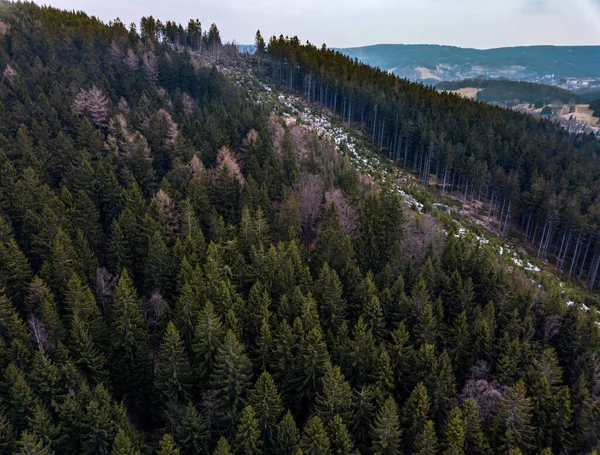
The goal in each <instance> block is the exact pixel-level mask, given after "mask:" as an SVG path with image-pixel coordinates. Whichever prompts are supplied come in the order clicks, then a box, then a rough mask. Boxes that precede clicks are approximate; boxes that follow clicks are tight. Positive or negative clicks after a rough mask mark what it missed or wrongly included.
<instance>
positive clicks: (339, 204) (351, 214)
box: [325, 188, 358, 237]
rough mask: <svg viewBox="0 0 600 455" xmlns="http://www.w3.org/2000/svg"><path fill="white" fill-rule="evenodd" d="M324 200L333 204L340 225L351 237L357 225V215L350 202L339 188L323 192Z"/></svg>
mask: <svg viewBox="0 0 600 455" xmlns="http://www.w3.org/2000/svg"><path fill="white" fill-rule="evenodd" d="M325 201H326V202H327V203H328V204H331V203H333V204H335V207H336V209H337V212H338V216H339V219H340V227H341V228H342V230H343V231H344V232H345V233H346V234H348V235H349V236H350V237H352V236H353V235H354V231H356V227H357V225H358V215H357V214H356V210H354V207H353V206H352V204H350V201H349V200H348V197H347V196H346V195H345V194H344V192H343V191H342V190H341V189H339V188H335V189H333V190H331V191H327V192H326V193H325Z"/></svg>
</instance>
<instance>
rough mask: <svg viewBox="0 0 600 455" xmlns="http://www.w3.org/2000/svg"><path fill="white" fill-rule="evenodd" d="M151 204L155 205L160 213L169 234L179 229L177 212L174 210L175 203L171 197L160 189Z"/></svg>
mask: <svg viewBox="0 0 600 455" xmlns="http://www.w3.org/2000/svg"><path fill="white" fill-rule="evenodd" d="M153 202H154V203H156V205H157V206H158V208H159V209H160V211H161V212H162V213H163V215H164V216H165V219H166V220H167V225H168V226H169V230H170V231H171V232H175V231H176V230H177V229H178V227H179V222H178V217H177V211H176V210H175V203H174V202H173V200H172V199H171V197H170V196H169V195H168V194H167V193H166V192H165V191H164V190H163V189H162V188H161V189H160V190H158V191H157V193H156V194H155V195H154V197H153Z"/></svg>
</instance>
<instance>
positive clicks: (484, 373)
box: [460, 362, 502, 422]
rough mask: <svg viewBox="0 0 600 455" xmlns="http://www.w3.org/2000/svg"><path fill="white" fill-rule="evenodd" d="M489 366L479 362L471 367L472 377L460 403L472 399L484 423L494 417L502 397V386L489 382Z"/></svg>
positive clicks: (464, 388) (465, 386)
mask: <svg viewBox="0 0 600 455" xmlns="http://www.w3.org/2000/svg"><path fill="white" fill-rule="evenodd" d="M488 374H489V366H488V365H487V363H486V362H479V363H477V364H476V365H473V366H472V367H471V377H470V379H469V380H468V381H467V382H466V383H465V385H464V387H463V388H462V391H461V394H460V402H461V403H464V402H465V401H466V400H467V399H468V398H472V399H473V400H474V401H475V403H476V404H477V409H478V411H479V416H480V417H481V421H482V422H486V421H487V420H488V419H489V418H490V417H493V415H494V413H495V410H496V406H497V403H498V399H499V398H500V397H501V396H502V393H501V392H500V385H499V384H498V383H496V382H495V381H488Z"/></svg>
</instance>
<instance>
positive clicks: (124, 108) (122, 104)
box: [117, 97, 131, 116]
mask: <svg viewBox="0 0 600 455" xmlns="http://www.w3.org/2000/svg"><path fill="white" fill-rule="evenodd" d="M117 111H118V112H119V113H120V114H122V115H124V116H129V114H130V113H131V109H130V108H129V103H128V102H127V100H126V99H125V98H123V97H121V98H120V99H119V104H117Z"/></svg>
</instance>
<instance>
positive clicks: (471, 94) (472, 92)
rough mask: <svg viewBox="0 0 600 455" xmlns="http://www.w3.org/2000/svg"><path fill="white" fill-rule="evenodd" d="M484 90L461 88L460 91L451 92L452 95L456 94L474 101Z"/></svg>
mask: <svg viewBox="0 0 600 455" xmlns="http://www.w3.org/2000/svg"><path fill="white" fill-rule="evenodd" d="M482 90H483V89H482V88H475V87H465V88H459V89H458V90H450V93H456V94H457V95H460V96H462V97H463V98H470V99H472V100H474V99H477V94H478V93H479V92H481V91H482Z"/></svg>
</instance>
